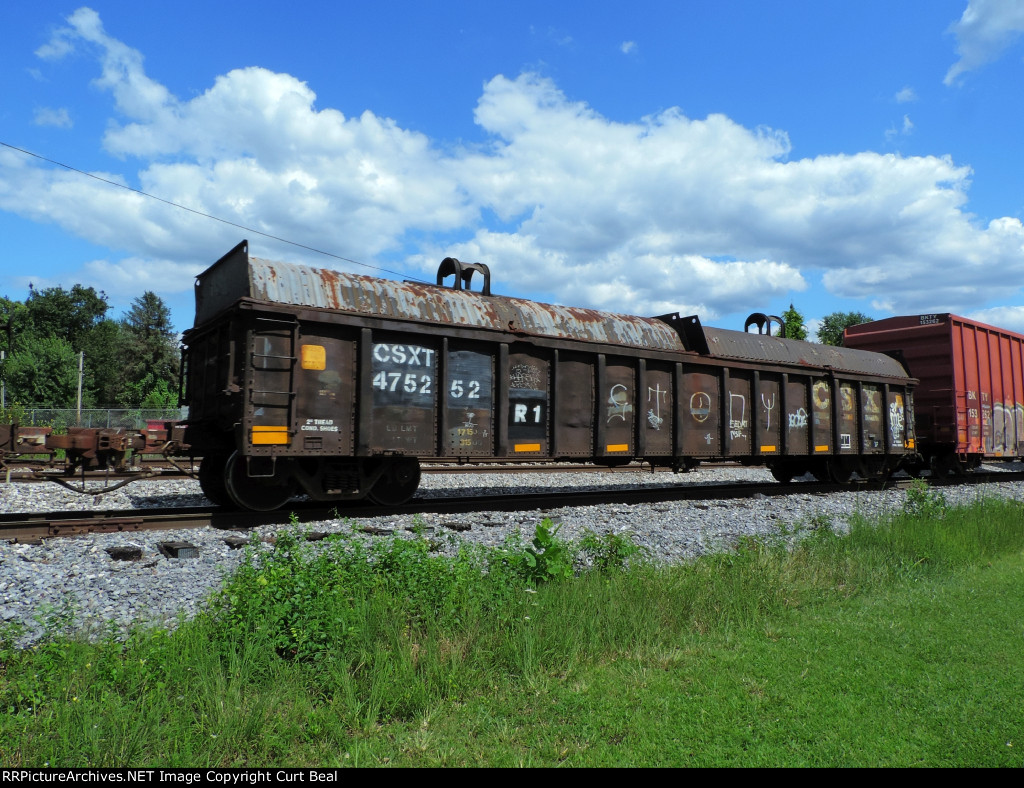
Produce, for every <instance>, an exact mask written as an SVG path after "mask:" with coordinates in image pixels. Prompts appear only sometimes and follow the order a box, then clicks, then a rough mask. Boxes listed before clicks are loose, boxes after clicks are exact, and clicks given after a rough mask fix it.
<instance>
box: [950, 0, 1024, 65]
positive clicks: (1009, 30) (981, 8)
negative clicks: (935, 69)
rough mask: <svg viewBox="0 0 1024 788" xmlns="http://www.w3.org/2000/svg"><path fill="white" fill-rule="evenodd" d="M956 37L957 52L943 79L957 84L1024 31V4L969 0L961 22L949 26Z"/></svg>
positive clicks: (1013, 0) (1004, 1)
mask: <svg viewBox="0 0 1024 788" xmlns="http://www.w3.org/2000/svg"><path fill="white" fill-rule="evenodd" d="M949 29H950V32H952V33H953V34H954V35H955V36H956V40H957V47H956V51H957V54H959V55H960V59H959V60H958V61H957V62H956V63H954V64H953V65H952V66H951V67H950V69H949V71H948V72H946V78H945V79H944V80H943V81H944V82H945V84H946V85H952V84H954V83H955V82H956V81H957V79H958V78H959V77H960V76H962V75H963V74H965V73H966V72H968V71H972V70H974V69H976V68H979V67H981V66H984V65H985V64H986V63H991V62H992V61H994V60H996V59H997V58H998V57H999V56H1000V55H1001V54H1002V53H1003V52H1004V51H1005V50H1006V48H1007V47H1009V46H1010V45H1011V44H1012V43H1013V41H1014V40H1015V39H1016V38H1017V37H1018V36H1019V35H1020V34H1021V33H1024V3H1021V2H1019V0H969V2H968V3H967V8H966V9H965V10H964V13H963V16H961V17H960V19H959V21H957V22H954V23H953V24H952V25H951V26H950V28H949Z"/></svg>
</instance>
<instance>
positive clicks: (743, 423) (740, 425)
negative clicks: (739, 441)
mask: <svg viewBox="0 0 1024 788" xmlns="http://www.w3.org/2000/svg"><path fill="white" fill-rule="evenodd" d="M736 400H739V401H740V417H739V418H736V407H735V401H736ZM746 429H747V398H746V397H745V396H743V395H742V394H733V393H732V392H731V391H730V392H729V437H730V438H744V437H746Z"/></svg>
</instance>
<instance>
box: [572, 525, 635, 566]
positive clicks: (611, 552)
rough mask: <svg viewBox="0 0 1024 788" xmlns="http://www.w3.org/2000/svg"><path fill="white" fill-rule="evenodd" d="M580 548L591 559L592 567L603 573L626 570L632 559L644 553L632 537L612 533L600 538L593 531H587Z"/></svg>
mask: <svg viewBox="0 0 1024 788" xmlns="http://www.w3.org/2000/svg"><path fill="white" fill-rule="evenodd" d="M579 546H580V550H581V551H582V552H583V553H584V554H585V555H586V556H587V557H588V558H589V559H590V562H591V565H592V566H593V567H594V568H595V569H597V570H599V571H602V572H608V571H618V570H622V569H625V567H626V563H627V562H628V561H629V559H630V558H632V557H633V556H635V555H638V554H640V553H642V552H644V551H643V549H642V548H641V547H639V546H638V545H637V544H636V542H634V541H633V539H632V537H630V536H627V535H623V534H616V533H611V532H609V533H606V534H605V535H604V536H598V535H597V534H595V533H594V532H593V531H587V532H586V533H585V534H584V536H583V538H582V539H581V540H580V545H579Z"/></svg>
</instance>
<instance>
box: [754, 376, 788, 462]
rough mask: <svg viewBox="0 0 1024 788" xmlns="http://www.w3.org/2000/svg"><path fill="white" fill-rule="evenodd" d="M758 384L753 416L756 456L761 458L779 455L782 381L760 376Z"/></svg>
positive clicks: (777, 378)
mask: <svg viewBox="0 0 1024 788" xmlns="http://www.w3.org/2000/svg"><path fill="white" fill-rule="evenodd" d="M757 378H758V384H757V391H756V392H755V393H756V397H755V401H754V415H755V417H756V421H757V436H756V440H755V445H756V451H755V454H756V455H760V456H762V457H764V456H769V455H773V454H781V443H782V432H781V429H780V426H781V424H782V385H781V384H782V381H781V378H780V376H778V375H772V374H762V375H759V376H757Z"/></svg>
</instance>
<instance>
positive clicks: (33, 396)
mask: <svg viewBox="0 0 1024 788" xmlns="http://www.w3.org/2000/svg"><path fill="white" fill-rule="evenodd" d="M3 376H4V380H5V381H6V384H7V400H8V401H9V402H21V403H23V404H26V405H42V406H45V407H54V408H70V407H74V405H75V402H76V401H77V399H78V354H77V353H76V352H75V350H74V348H72V347H71V343H70V342H67V341H66V340H64V339H61V338H60V337H55V336H37V335H32V334H29V335H27V336H23V337H22V338H21V340H20V342H19V348H18V350H17V352H15V353H13V354H11V356H9V357H8V358H7V359H6V360H5V361H4V364H3Z"/></svg>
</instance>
